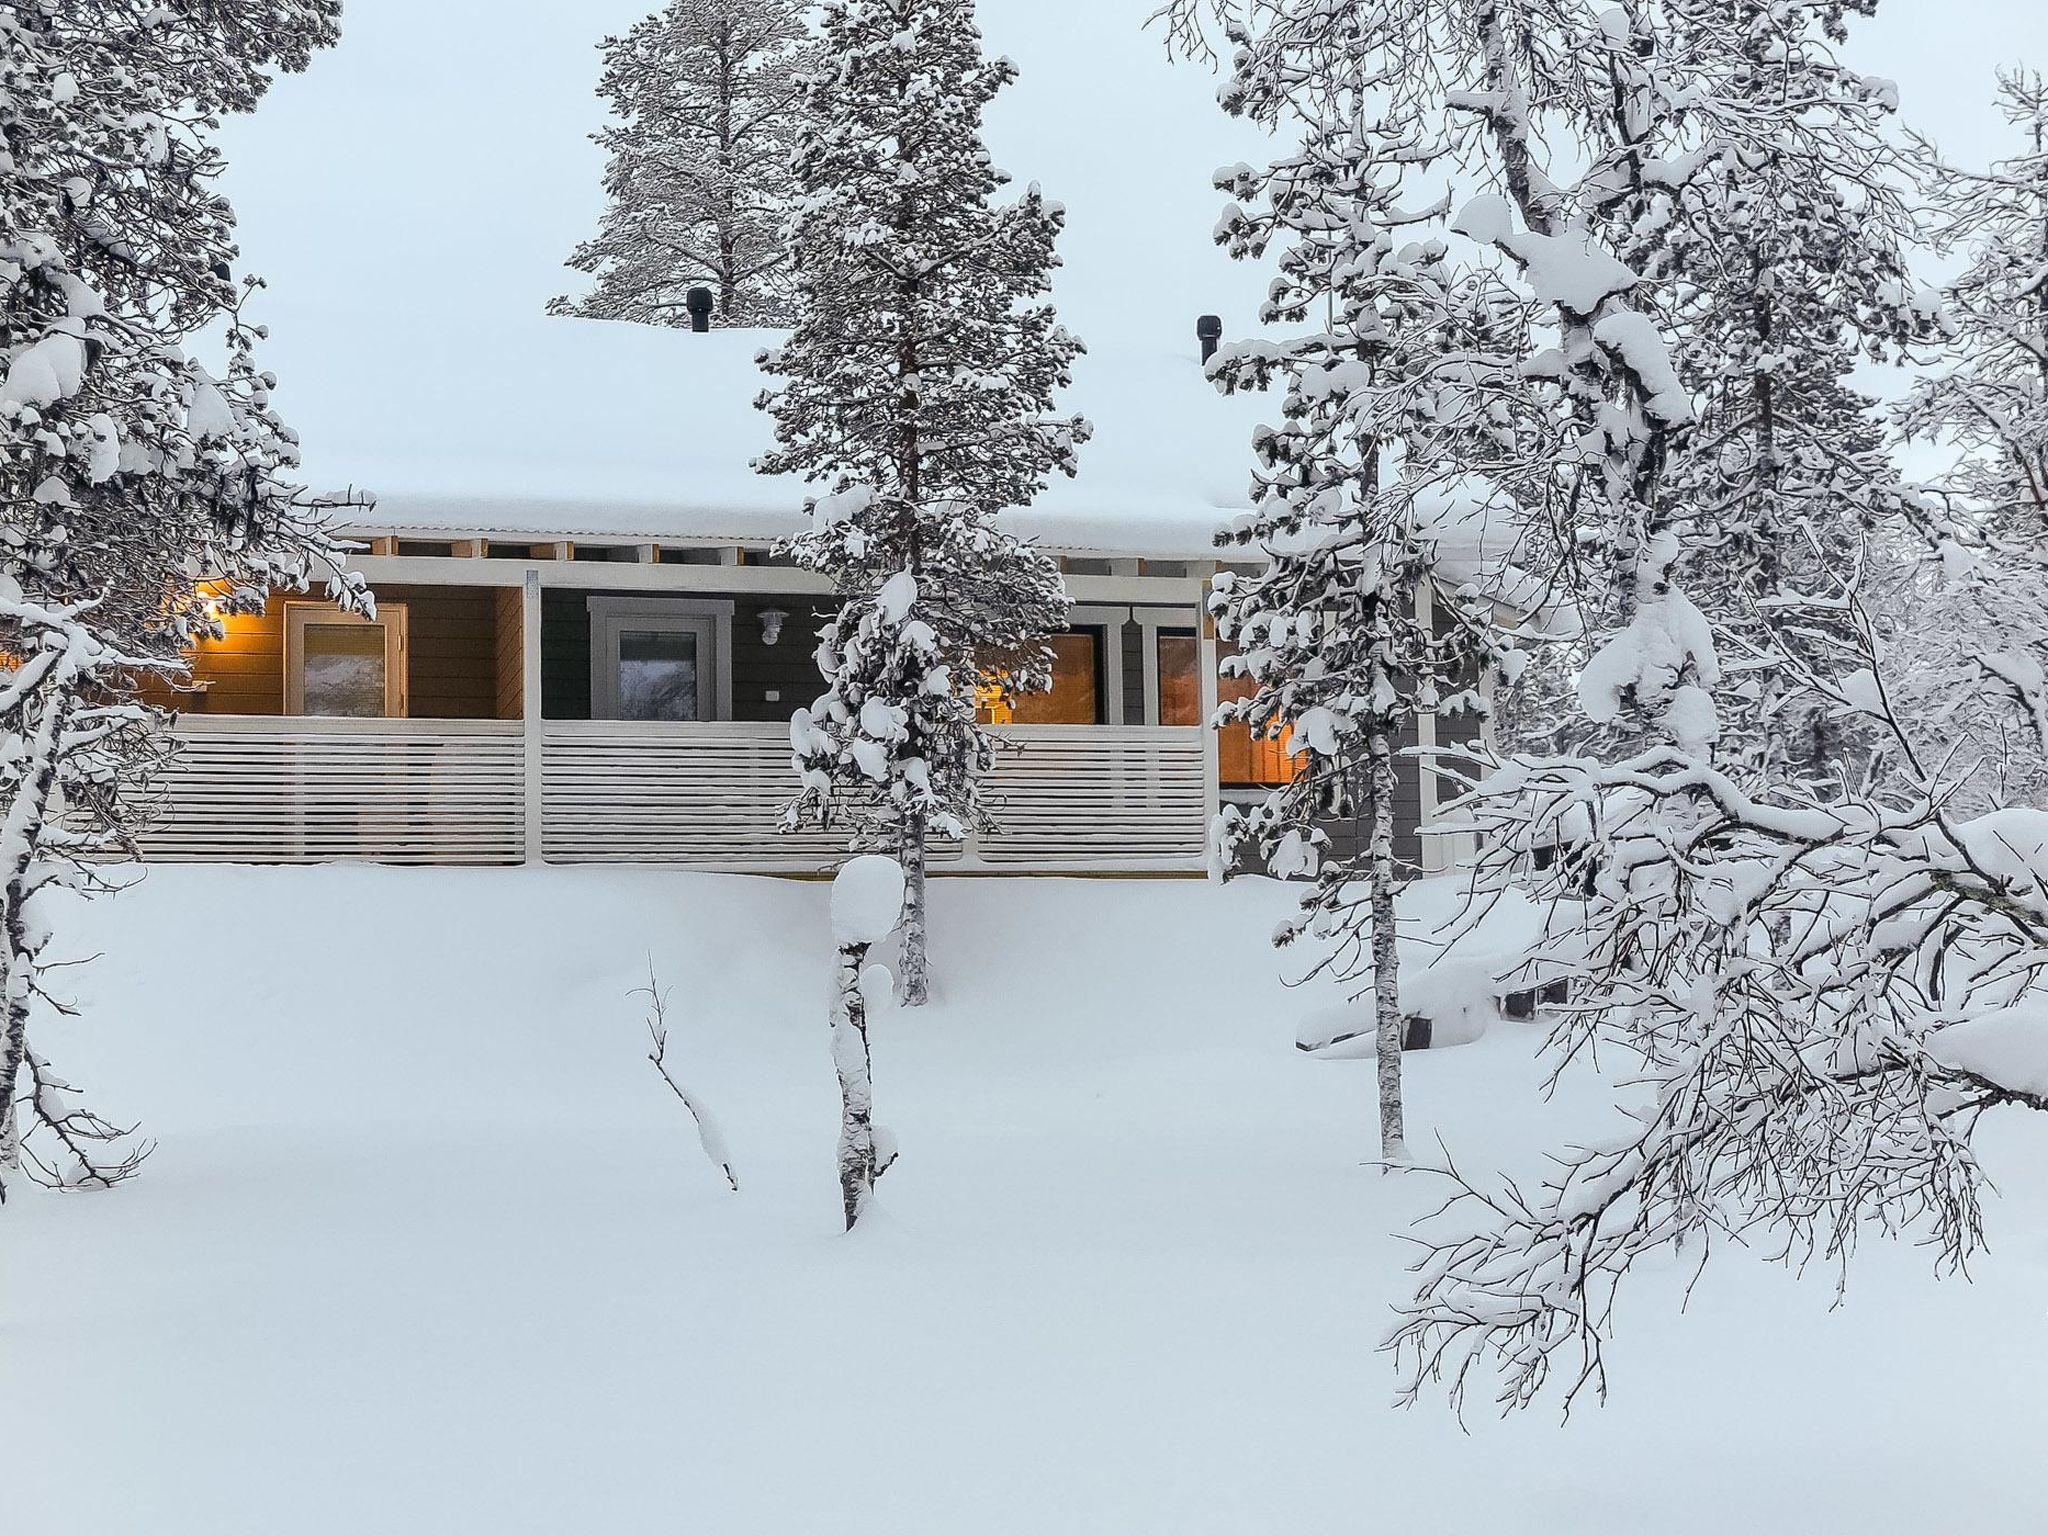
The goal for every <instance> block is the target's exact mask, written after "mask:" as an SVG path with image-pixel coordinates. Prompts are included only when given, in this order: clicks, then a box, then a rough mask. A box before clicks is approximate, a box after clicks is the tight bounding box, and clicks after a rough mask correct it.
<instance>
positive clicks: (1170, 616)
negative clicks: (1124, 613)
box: [1131, 608, 1209, 731]
mask: <svg viewBox="0 0 2048 1536" xmlns="http://www.w3.org/2000/svg"><path fill="white" fill-rule="evenodd" d="M1131 616H1132V618H1133V619H1134V620H1135V621H1136V623H1137V625H1138V632H1139V635H1140V637H1141V638H1140V646H1141V649H1142V651H1143V660H1144V673H1145V723H1146V724H1147V725H1158V724H1160V723H1161V721H1160V719H1159V637H1160V635H1162V634H1178V635H1193V636H1194V637H1195V684H1196V688H1197V689H1198V690H1199V688H1200V686H1201V669H1202V610H1201V609H1200V608H1134V609H1133V610H1132V611H1131ZM1197 697H1198V698H1199V697H1200V694H1199V692H1198V693H1197ZM1195 712H1196V713H1197V714H1200V713H1201V705H1200V704H1199V703H1198V704H1197V705H1196V706H1195ZM1208 725H1209V722H1208V721H1206V720H1197V721H1196V722H1195V723H1194V724H1193V725H1191V726H1190V725H1183V726H1176V727H1174V729H1176V730H1183V731H1190V730H1206V729H1208Z"/></svg>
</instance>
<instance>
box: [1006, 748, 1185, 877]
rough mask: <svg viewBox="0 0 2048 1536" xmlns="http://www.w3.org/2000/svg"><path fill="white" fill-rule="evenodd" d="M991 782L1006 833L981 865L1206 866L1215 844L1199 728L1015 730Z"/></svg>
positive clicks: (1077, 867) (1075, 867) (1065, 867)
mask: <svg viewBox="0 0 2048 1536" xmlns="http://www.w3.org/2000/svg"><path fill="white" fill-rule="evenodd" d="M998 734H999V735H1000V736H1001V737H1002V738H1003V739H1004V742H1005V750H1004V751H1003V752H1002V753H1001V754H1000V755H999V756H998V757H997V759H996V768H995V773H994V774H993V776H992V777H991V780H990V783H989V785H988V797H989V806H990V810H991V811H992V812H993V814H994V816H995V819H996V823H997V830H996V831H994V832H991V833H985V834H983V835H982V836H981V837H979V838H977V839H976V840H975V844H974V847H973V850H972V853H973V858H974V862H976V863H977V864H981V865H985V866H987V867H990V868H1002V869H1046V870H1089V869H1117V870H1147V869H1162V870H1198V869H1202V868H1203V867H1205V865H1206V862H1207V848H1208V812H1207V800H1206V797H1205V796H1204V794H1203V786H1202V762H1203V758H1202V734H1203V733H1202V731H1201V730H1200V729H1199V728H1198V727H1195V726H1170V725H1126V726H1073V725H1039V726H1010V727H1007V728H1005V729H1004V730H1002V731H1001V732H999V733H998Z"/></svg>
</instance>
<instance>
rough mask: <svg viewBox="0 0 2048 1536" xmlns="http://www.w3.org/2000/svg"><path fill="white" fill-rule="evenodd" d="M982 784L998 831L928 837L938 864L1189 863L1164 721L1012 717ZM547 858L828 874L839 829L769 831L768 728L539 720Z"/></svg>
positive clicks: (1191, 742) (785, 750) (781, 798)
mask: <svg viewBox="0 0 2048 1536" xmlns="http://www.w3.org/2000/svg"><path fill="white" fill-rule="evenodd" d="M998 734H999V735H1001V736H1002V737H1003V738H1004V741H1005V750H1004V751H1003V752H1002V753H1001V754H1000V755H999V757H998V758H997V761H996V769H995V773H994V775H993V778H992V781H991V783H990V785H989V795H990V803H991V806H992V808H993V810H994V813H995V816H996V819H997V821H998V823H999V830H998V831H996V832H994V833H990V834H984V835H983V836H980V837H978V838H975V839H972V840H971V841H970V842H969V843H968V845H967V846H966V847H964V848H962V847H959V846H957V845H937V846H934V847H933V848H932V850H931V856H930V862H931V866H932V867H933V868H935V869H945V868H969V869H972V868H989V869H1018V870H1022V869H1036V870H1048V871H1059V870H1068V871H1083V870H1198V869H1201V868H1202V867H1203V866H1204V861H1205V848H1206V841H1205V836H1206V827H1207V815H1206V811H1205V802H1204V798H1203V794H1202V735H1201V732H1200V731H1199V730H1196V729H1194V728H1192V727H1173V726H1015V727H1010V728H1007V729H1005V730H1003V731H1001V732H999V733H998ZM543 743H544V744H543V748H542V762H543V770H542V784H543V790H542V795H543V808H544V826H545V832H544V834H543V837H542V849H543V853H544V855H545V857H546V858H548V859H549V860H551V861H557V862H562V863H582V862H600V861H612V860H616V861H640V862H650V863H675V864H689V865H697V866H701V867H705V868H716V869H805V870H815V869H826V868H830V867H831V866H832V865H834V864H836V863H837V862H838V861H839V860H840V859H841V858H843V857H844V855H845V849H846V839H845V836H844V834H843V833H838V832H834V833H829V834H827V833H820V832H818V831H816V830H815V829H806V830H804V831H801V832H783V831H781V830H779V820H780V816H781V812H782V808H783V807H784V806H785V805H787V804H788V803H789V800H790V798H791V797H792V796H793V795H794V794H795V792H796V780H795V776H794V775H793V774H792V772H791V770H790V761H789V733H788V730H787V728H786V727H784V726H782V725H779V724H749V723H739V722H733V723H721V724H715V725H714V724H706V725H667V724H663V725H655V724H636V723H631V722H621V721H550V722H549V723H548V725H547V727H546V731H545V733H544V736H543Z"/></svg>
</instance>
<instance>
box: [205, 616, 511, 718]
mask: <svg viewBox="0 0 2048 1536" xmlns="http://www.w3.org/2000/svg"><path fill="white" fill-rule="evenodd" d="M501 590H502V589H501ZM509 595H510V598H511V603H510V607H509V611H508V609H507V606H506V604H505V602H504V601H503V597H502V595H501V592H494V591H493V590H492V589H490V588H487V587H401V586H387V587H382V588H380V589H379V590H378V593H377V597H378V600H379V601H380V602H382V603H388V604H403V605H404V607H405V610H406V689H407V695H408V699H409V706H408V707H409V710H410V712H411V714H412V715H413V716H414V718H416V719H422V720H491V719H517V718H518V715H519V681H518V678H519V672H518V665H519V658H520V640H519V593H518V591H517V590H516V589H512V590H510V592H509ZM310 600H311V599H309V598H307V597H305V596H303V595H301V594H298V593H292V592H280V593H276V594H273V595H272V597H271V600H270V604H269V606H268V607H267V608H266V609H265V610H264V611H263V612H262V613H257V614H245V615H238V616H235V617H231V618H229V619H227V620H226V621H225V624H226V628H227V634H226V636H225V637H224V638H222V639H220V640H213V641H207V642H204V643H202V644H201V645H200V646H199V647H198V648H197V650H196V651H195V652H194V653H193V658H192V676H193V681H194V682H195V683H199V684H202V685H204V692H203V693H199V694H195V695H193V696H191V697H187V698H183V699H181V700H179V707H180V708H181V709H183V710H185V711H186V712H187V713H191V714H202V713H203V714H209V715H281V714H283V713H284V611H285V605H286V604H287V603H291V602H306V601H310ZM508 635H509V641H508V638H507V637H508ZM508 643H509V646H510V650H511V657H512V673H511V682H510V685H509V689H508V686H507V682H506V672H505V665H504V655H505V649H506V646H507V644H508ZM508 702H509V708H508Z"/></svg>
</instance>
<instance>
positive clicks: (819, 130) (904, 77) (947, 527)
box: [759, 0, 1086, 1004]
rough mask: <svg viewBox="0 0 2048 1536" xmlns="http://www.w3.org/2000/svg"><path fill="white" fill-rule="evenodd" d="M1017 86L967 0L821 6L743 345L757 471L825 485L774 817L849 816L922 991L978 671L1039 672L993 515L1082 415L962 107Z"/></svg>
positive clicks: (991, 747) (1013, 569) (1056, 606)
mask: <svg viewBox="0 0 2048 1536" xmlns="http://www.w3.org/2000/svg"><path fill="white" fill-rule="evenodd" d="M1014 75H1015V67H1014V66H1013V65H1011V64H1010V63H1009V62H1008V61H1007V60H1003V59H996V60H989V59H984V58H983V57H982V53H981V34H980V29H979V28H978V27H977V26H976V24H975V19H974V7H973V5H972V4H971V0H833V3H829V4H827V5H826V6H825V7H824V11H823V20H822V42H821V44H820V55H819V58H818V60H817V68H816V70H815V71H814V72H813V73H811V74H810V75H808V76H807V77H806V80H805V90H804V99H803V103H802V110H803V116H804V120H805V127H804V130H803V137H802V141H801V147H800V150H799V153H798V155H797V161H796V168H797V177H798V180H799V183H800V185H801V192H802V195H801V200H800V203H799V210H800V211H799V213H798V215H797V217H796V218H795V219H794V220H793V221H792V224H791V239H792V252H793V255H794V259H795V261H796V267H797V275H798V288H797V323H796V328H795V330H794V332H793V334H792V335H791V337H790V339H789V341H788V343H787V345H785V346H783V347H781V348H779V349H777V350H775V351H773V352H770V353H767V354H764V357H763V362H764V366H766V367H767V368H768V370H769V371H770V372H771V373H773V374H776V375H779V376H780V377H781V379H782V380H783V383H782V385H781V387H780V388H779V389H776V390H773V391H770V392H767V393H764V394H763V396H762V400H761V403H762V405H763V407H764V408H765V409H766V410H768V411H769V412H770V413H771V414H772V416H773V417H774V421H775V430H776V436H777V447H776V448H775V450H774V451H773V452H771V453H770V454H768V455H767V456H766V457H764V458H763V460H762V461H761V463H760V465H759V467H760V468H761V469H762V470H763V471H764V472H766V473H770V474H776V473H793V474H798V475H801V476H803V477H804V478H805V479H807V480H810V481H813V482H817V483H822V484H823V485H824V486H825V488H826V489H825V492H824V494H822V495H820V496H819V497H817V498H816V499H815V500H814V501H813V502H812V504H811V513H812V527H811V529H810V530H809V531H808V532H806V533H804V534H803V535H801V536H799V537H798V538H797V539H796V540H794V541H793V543H792V545H791V548H792V550H793V551H794V553H795V555H796V558H797V559H798V560H799V561H800V562H801V563H802V564H803V565H804V566H805V567H806V568H807V569H810V570H814V571H819V572H823V573H824V574H826V575H828V576H830V577H831V578H832V581H833V583H834V585H835V587H836V588H837V590H838V592H839V595H840V599H841V603H842V607H841V608H840V610H839V612H838V614H837V615H836V617H835V618H834V619H833V620H832V621H831V623H830V624H829V625H828V626H827V627H826V630H825V633H824V635H823V637H822V639H821V641H820V643H819V646H818V653H817V654H818V666H819V670H820V672H821V673H822V674H823V676H824V678H825V681H826V691H825V693H824V694H823V695H822V696H821V697H820V698H819V699H818V700H817V701H816V703H814V704H813V705H812V706H811V707H809V708H808V709H801V710H798V711H797V712H796V715H795V717H794V719H793V720H792V723H791V738H792V744H793V746H794V749H795V753H796V767H797V771H798V772H799V774H800V775H801V776H802V780H803V788H802V791H801V794H800V796H799V798H798V800H797V801H796V802H795V804H794V805H793V806H792V808H791V817H792V819H799V818H803V817H815V818H817V819H818V820H820V821H821V822H822V823H824V824H828V825H829V824H832V823H834V822H836V821H840V820H850V821H851V822H852V823H853V825H854V827H855V828H856V830H857V831H858V832H859V833H860V834H861V835H862V836H863V837H864V838H866V839H868V840H877V839H878V840H880V841H882V842H884V843H886V844H887V845H889V846H890V847H891V849H892V851H894V852H896V853H897V854H898V856H899V858H900V861H901V863H902V865H903V868H904V871H905V874H906V876H907V878H908V881H909V897H908V905H907V907H906V911H905V916H904V923H903V958H902V976H901V985H902V990H903V996H904V999H905V1001H906V1002H909V1003H913V1004H914V1003H918V1002H921V1001H922V1000H923V999H924V996H925V993H926V988H927V973H926V963H925V932H924V912H925V903H924V894H925V893H924V885H925V881H924V874H925V853H926V844H927V840H928V839H929V838H931V837H933V836H937V837H940V838H957V837H960V836H963V835H964V834H965V833H966V832H967V831H968V830H969V829H971V828H976V827H981V826H985V825H988V824H989V822H990V814H991V810H990V807H989V806H988V805H987V803H986V802H985V799H984V796H983V794H982V781H983V778H984V776H985V775H986V773H987V771H988V769H989V766H990V764H991V762H992V760H993V756H994V752H995V750H996V748H995V743H994V742H993V740H992V739H991V737H990V735H989V733H988V731H987V729H986V728H985V727H984V726H983V724H982V723H981V722H980V721H979V720H978V718H977V712H976V688H977V685H978V684H979V683H980V682H981V680H982V678H983V674H984V672H985V671H993V673H994V675H995V676H996V677H997V679H998V683H997V686H999V687H1003V688H1008V689H1012V690H1016V691H1021V692H1030V691H1035V690H1038V689H1043V688H1045V687H1048V686H1049V685H1050V680H1051V673H1050V653H1049V651H1048V650H1047V649H1046V647H1045V645H1044V639H1045V637H1046V636H1047V635H1048V634H1049V633H1050V632H1052V631H1054V630H1056V629H1058V628H1059V627H1060V626H1061V625H1062V624H1063V623H1064V622H1065V617H1066V612H1067V599H1066V595H1065V591H1064V588H1063V586H1062V584H1061V581H1060V575H1059V569H1058V566H1057V565H1056V564H1055V562H1054V561H1053V560H1052V558H1051V557H1049V556H1047V555H1046V554H1044V553H1042V552H1041V551H1039V550H1038V549H1036V548H1034V547H1032V546H1031V545H1029V544H1026V543H1024V542H1023V541H1021V540H1019V539H1017V538H1016V537H1015V536H1013V535H1012V534H1010V533H1008V532H1007V531H1006V530H1005V529H1003V528H1002V527H1001V526H1000V525H999V523H998V517H997V515H998V514H999V513H1000V512H1002V511H1003V510H1004V509H1005V508H1010V507H1019V506H1023V505H1025V504H1026V503H1028V502H1029V501H1030V500H1031V499H1032V498H1033V497H1034V496H1036V495H1037V494H1038V492H1039V491H1040V490H1041V489H1042V488H1043V486H1044V484H1045V482H1046V479H1047V477H1048V476H1049V475H1051V474H1054V473H1062V474H1071V473H1073V469H1074V448H1075V445H1076V443H1078V442H1079V441H1080V440H1081V439H1082V438H1083V437H1084V436H1085V435H1086V427H1085V424H1084V423H1082V422H1080V421H1079V420H1078V419H1075V418H1071V417H1060V416H1057V415H1056V414H1055V413H1054V397H1055V395H1056V393H1057V392H1058V391H1059V390H1060V389H1062V388H1063V387H1064V386H1065V385H1066V384H1067V382H1068V372H1069V367H1070V365H1071V363H1072V361H1073V359H1074V357H1075V356H1076V354H1077V353H1078V352H1079V351H1080V345H1079V343H1078V342H1076V341H1075V340H1074V338H1073V337H1072V336H1070V335H1068V334H1067V332H1066V331H1065V330H1063V329H1062V328H1061V327H1060V325H1059V323H1058V319H1057V317H1056V316H1055V314H1054V312H1053V308H1052V305H1051V303H1050V302H1049V301H1048V299H1047V297H1046V293H1047V287H1048V283H1049V280H1050V274H1051V271H1052V269H1053V267H1054V266H1055V265H1056V264H1057V258H1056V256H1055V254H1054V242H1055V241H1056V239H1057V237H1058V235H1059V232H1060V227H1061V224H1062V222H1063V218H1064V215H1063V214H1062V212H1061V210H1060V208H1059V207H1058V205H1056V204H1053V203H1050V202H1048V201H1046V199H1045V198H1044V197H1043V196H1042V195H1041V194H1040V193H1039V191H1038V189H1037V188H1036V187H1035V186H1034V187H1031V188H1029V189H1027V190H1026V191H1025V193H1024V194H1023V196H1021V197H1019V198H1017V199H1015V200H1014V201H1008V202H1003V201H998V200H997V198H996V194H997V192H998V190H999V189H1000V188H1001V187H1002V186H1003V185H1004V183H1005V181H1006V178H1005V177H1004V175H1003V174H1002V173H1001V172H1000V171H998V170H997V169H996V168H995V167H994V166H993V165H992V164H991V162H990V160H989V155H988V151H987V150H986V149H985V148H984V147H983V144H982V140H981V118H982V110H983V108H984V107H985V106H986V105H987V103H988V101H989V100H990V98H992V97H993V96H994V95H995V94H996V92H997V91H999V90H1000V89H1002V87H1003V86H1004V85H1006V84H1007V83H1008V82H1009V81H1010V80H1011V79H1012V78H1013V76H1014Z"/></svg>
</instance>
